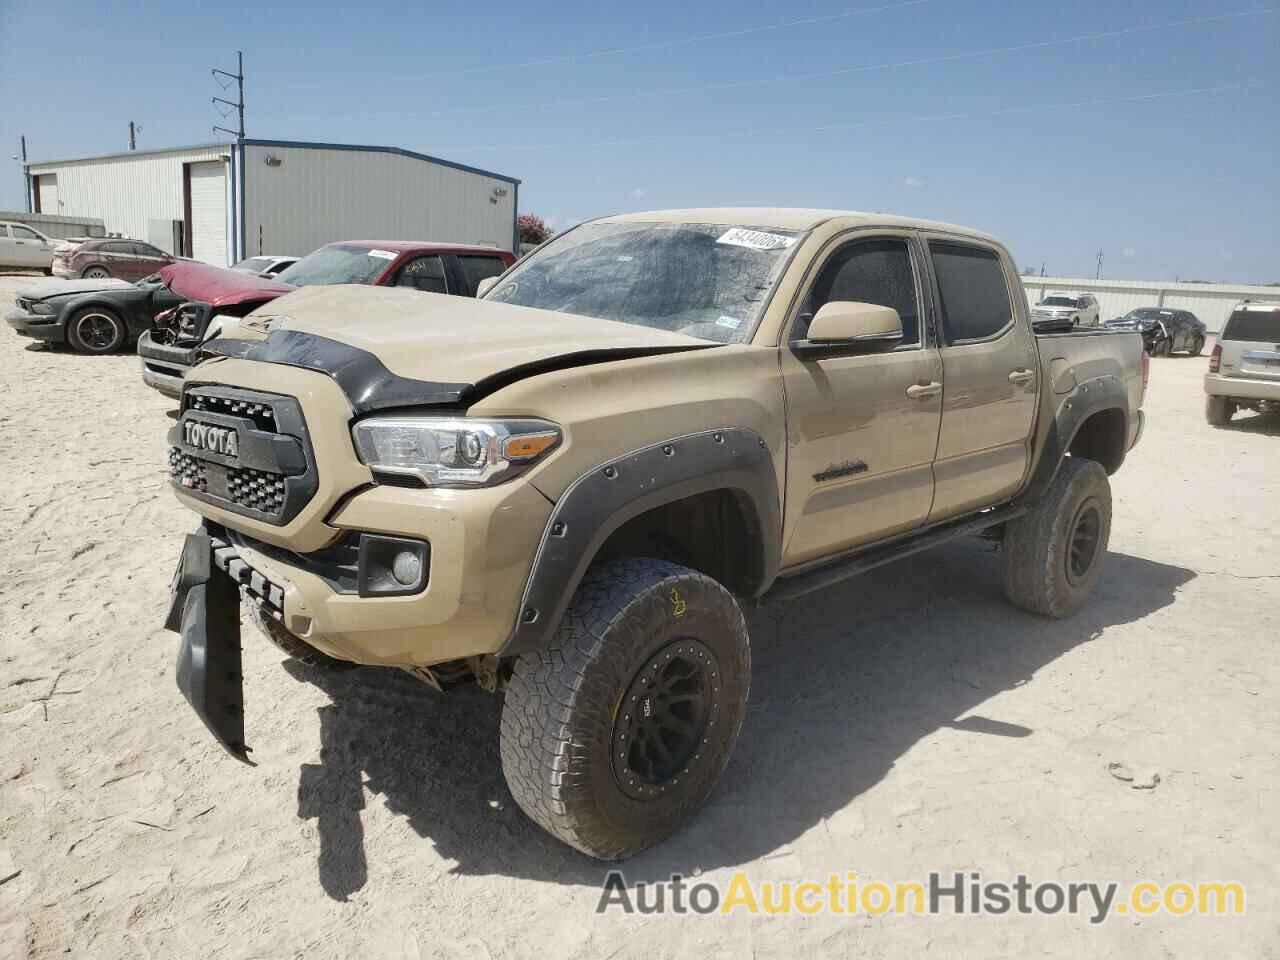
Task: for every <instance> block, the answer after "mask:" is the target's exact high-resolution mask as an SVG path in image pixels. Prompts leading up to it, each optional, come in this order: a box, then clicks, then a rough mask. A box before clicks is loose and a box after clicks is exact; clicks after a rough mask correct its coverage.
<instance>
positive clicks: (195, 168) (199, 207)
mask: <svg viewBox="0 0 1280 960" xmlns="http://www.w3.org/2000/svg"><path fill="white" fill-rule="evenodd" d="M189 169H190V171H191V256H192V257H194V258H195V259H196V260H203V261H204V262H205V263H211V264H213V265H214V266H217V267H225V266H226V265H227V173H226V165H225V164H224V163H223V162H222V161H221V160H214V161H212V162H210V163H193V164H191V165H190V167H189Z"/></svg>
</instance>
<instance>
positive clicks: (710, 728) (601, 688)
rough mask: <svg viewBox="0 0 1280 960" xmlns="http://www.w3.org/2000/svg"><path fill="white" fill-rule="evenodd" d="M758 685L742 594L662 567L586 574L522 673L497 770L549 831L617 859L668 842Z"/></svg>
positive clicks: (712, 781) (717, 765) (516, 677)
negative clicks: (751, 690) (740, 602)
mask: <svg viewBox="0 0 1280 960" xmlns="http://www.w3.org/2000/svg"><path fill="white" fill-rule="evenodd" d="M750 682H751V648H750V643H749V640H748V637H747V625H746V621H745V620H744V618H743V616H742V611H741V610H740V609H739V607H738V603H737V601H736V600H734V598H733V595H732V594H730V593H729V591H728V590H726V589H725V588H724V587H723V586H721V585H720V584H719V583H717V582H716V581H715V580H712V579H711V578H710V577H708V576H705V575H703V574H701V573H698V572H696V571H694V570H690V569H688V568H687V567H682V566H679V565H678V564H674V563H669V562H667V561H664V560H647V559H631V560H616V561H610V562H607V563H604V564H602V565H600V566H598V567H596V568H594V569H593V570H592V571H590V572H589V573H588V574H587V576H586V578H585V579H584V580H583V582H582V585H581V586H580V587H579V588H578V591H577V593H576V594H575V595H574V598H573V601H572V603H571V604H570V606H569V609H568V611H567V612H566V613H565V616H564V619H563V620H562V621H561V623H560V626H559V628H558V630H557V633H556V635H555V637H554V638H553V639H552V640H551V642H550V644H549V646H548V647H547V649H545V650H539V651H536V652H533V653H527V654H524V655H523V656H521V657H520V658H519V659H518V660H517V661H516V663H515V666H514V669H513V671H512V675H511V680H510V683H509V685H508V687H507V693H506V700H505V702H504V704H503V708H502V738H501V753H502V772H503V774H504V775H505V776H506V779H507V784H508V786H509V787H510V788H511V794H512V796H513V797H514V798H515V800H516V802H517V803H518V804H519V805H520V807H521V808H522V809H523V810H524V812H525V813H526V814H528V815H529V817H530V818H532V819H533V820H534V822H536V823H537V824H538V825H539V826H541V827H542V828H543V829H544V830H546V831H547V832H548V833H550V834H552V835H553V836H555V837H557V838H559V839H560V840H563V841H564V842H565V843H567V844H569V845H570V846H571V847H575V848H576V849H578V850H581V851H582V852H583V853H586V854H588V855H589V856H592V857H596V858H598V859H601V860H620V859H622V858H624V857H629V856H631V855H632V854H635V853H638V852H639V851H641V850H644V849H645V848H647V847H650V846H652V845H653V844H655V843H657V842H659V841H660V840H662V839H664V838H666V837H667V836H669V835H670V834H671V833H673V832H674V831H675V830H676V829H677V828H678V827H679V826H680V825H681V824H682V823H683V822H684V821H685V820H686V819H687V818H688V817H689V816H690V815H692V814H693V812H694V811H695V810H697V809H698V808H699V807H700V806H701V805H702V803H703V801H704V800H706V798H707V796H708V795H709V794H710V793H711V790H712V788H713V787H715V785H716V781H717V780H719V778H720V773H721V771H722V770H723V769H724V766H725V764H726V763H727V762H728V759H729V754H730V752H731V751H732V750H733V745H734V743H735V741H736V740H737V738H738V731H739V729H740V728H741V727H742V720H743V717H744V715H745V713H746V704H747V693H748V690H749V687H750Z"/></svg>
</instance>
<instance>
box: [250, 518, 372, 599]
mask: <svg viewBox="0 0 1280 960" xmlns="http://www.w3.org/2000/svg"><path fill="white" fill-rule="evenodd" d="M229 536H230V538H231V540H232V542H233V543H235V544H244V545H245V546H246V547H251V548H252V549H254V550H257V551H258V552H259V553H262V554H265V555H266V556H268V557H271V558H272V559H273V560H279V561H280V562H281V563H286V564H289V565H290V566H293V567H299V568H300V569H302V570H305V571H307V572H308V573H313V574H315V575H316V576H317V577H319V578H320V579H321V580H324V581H325V582H326V583H328V584H329V586H331V587H333V589H334V590H336V591H337V592H338V593H356V592H357V589H358V586H359V572H360V534H359V533H357V532H354V531H353V532H351V533H348V534H346V535H344V536H343V537H342V538H341V539H340V540H338V541H337V542H336V543H334V544H332V545H330V546H328V547H325V548H323V549H322V550H313V551H312V552H311V553H295V552H294V551H292V550H286V549H284V548H283V547H277V546H273V545H272V544H269V543H263V542H262V541H260V540H254V539H253V538H251V537H246V536H244V535H243V534H239V533H233V534H230V535H229Z"/></svg>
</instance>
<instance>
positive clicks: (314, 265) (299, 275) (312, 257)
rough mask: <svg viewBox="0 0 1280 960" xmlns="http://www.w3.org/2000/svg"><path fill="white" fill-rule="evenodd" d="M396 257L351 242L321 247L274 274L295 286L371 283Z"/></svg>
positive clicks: (388, 251)
mask: <svg viewBox="0 0 1280 960" xmlns="http://www.w3.org/2000/svg"><path fill="white" fill-rule="evenodd" d="M397 256H398V254H397V253H396V252H395V251H393V250H379V249H378V248H377V247H367V246H363V245H357V244H354V243H342V244H337V243H335V244H331V245H330V246H327V247H321V248H320V249H319V250H317V251H316V252H315V253H310V254H308V255H307V256H305V257H303V258H302V259H301V260H299V261H298V262H297V263H295V264H294V265H293V266H292V267H290V268H289V269H288V270H282V271H280V273H278V274H277V275H276V279H277V280H282V281H284V282H285V283H292V284H293V285H294V286H295V287H308V286H313V285H316V284H326V283H373V282H374V281H375V280H377V279H378V277H380V276H381V275H382V272H383V271H384V270H386V269H387V267H389V266H391V263H392V261H394V260H395V259H396V257H397Z"/></svg>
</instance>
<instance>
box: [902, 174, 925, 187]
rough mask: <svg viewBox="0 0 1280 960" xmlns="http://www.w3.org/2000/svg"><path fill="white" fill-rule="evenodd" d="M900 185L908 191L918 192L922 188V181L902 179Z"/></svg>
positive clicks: (913, 178)
mask: <svg viewBox="0 0 1280 960" xmlns="http://www.w3.org/2000/svg"><path fill="white" fill-rule="evenodd" d="M902 185H903V186H904V187H906V188H907V189H908V190H919V189H920V188H921V187H923V186H924V181H923V180H921V179H920V178H919V177H903V178H902Z"/></svg>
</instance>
